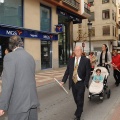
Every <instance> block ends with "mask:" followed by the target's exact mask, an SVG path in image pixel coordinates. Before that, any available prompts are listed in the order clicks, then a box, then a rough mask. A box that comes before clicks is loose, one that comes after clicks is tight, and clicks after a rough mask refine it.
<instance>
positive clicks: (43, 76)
mask: <svg viewBox="0 0 120 120" xmlns="http://www.w3.org/2000/svg"><path fill="white" fill-rule="evenodd" d="M65 69H66V67H63V68H58V69H55V70H52V69H48V70H41V71H40V72H39V73H36V75H35V79H36V86H37V87H40V86H43V85H46V84H48V83H51V82H54V81H55V80H54V78H56V79H58V80H61V79H62V77H63V75H64V72H65Z"/></svg>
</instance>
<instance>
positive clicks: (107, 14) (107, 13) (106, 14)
mask: <svg viewBox="0 0 120 120" xmlns="http://www.w3.org/2000/svg"><path fill="white" fill-rule="evenodd" d="M102 18H103V19H109V18H110V10H103V11H102Z"/></svg>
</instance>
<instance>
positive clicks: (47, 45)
mask: <svg viewBox="0 0 120 120" xmlns="http://www.w3.org/2000/svg"><path fill="white" fill-rule="evenodd" d="M47 68H52V41H41V69H47Z"/></svg>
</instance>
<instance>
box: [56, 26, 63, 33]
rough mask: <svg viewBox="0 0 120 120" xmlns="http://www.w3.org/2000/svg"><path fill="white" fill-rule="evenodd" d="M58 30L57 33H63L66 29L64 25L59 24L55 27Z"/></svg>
mask: <svg viewBox="0 0 120 120" xmlns="http://www.w3.org/2000/svg"><path fill="white" fill-rule="evenodd" d="M55 26H56V28H55V31H56V32H63V31H64V29H63V24H58V25H55Z"/></svg>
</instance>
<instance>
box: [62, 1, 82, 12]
mask: <svg viewBox="0 0 120 120" xmlns="http://www.w3.org/2000/svg"><path fill="white" fill-rule="evenodd" d="M62 2H63V3H64V4H66V5H68V6H70V7H72V8H74V9H76V10H79V6H80V5H79V4H80V3H79V2H77V1H76V0H62Z"/></svg>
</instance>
